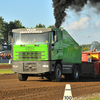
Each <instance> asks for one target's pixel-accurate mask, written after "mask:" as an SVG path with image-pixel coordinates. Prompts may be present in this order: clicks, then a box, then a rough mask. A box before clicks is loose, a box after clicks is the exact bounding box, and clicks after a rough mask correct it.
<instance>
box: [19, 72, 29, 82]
mask: <svg viewBox="0 0 100 100" xmlns="http://www.w3.org/2000/svg"><path fill="white" fill-rule="evenodd" d="M17 77H18V79H19V81H26V80H27V78H28V75H25V74H20V73H18V74H17Z"/></svg>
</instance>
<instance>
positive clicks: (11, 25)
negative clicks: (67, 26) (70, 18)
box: [0, 16, 62, 44]
mask: <svg viewBox="0 0 100 100" xmlns="http://www.w3.org/2000/svg"><path fill="white" fill-rule="evenodd" d="M18 28H26V27H25V26H23V25H22V23H21V21H19V20H14V21H10V22H6V21H4V18H2V16H0V43H2V44H4V43H8V34H9V33H10V35H11V36H13V33H12V32H11V31H12V29H18ZM34 28H46V26H45V25H44V24H41V23H40V24H38V25H36V26H35V27H34ZM47 28H55V26H54V25H50V26H48V27H47ZM60 28H62V27H60Z"/></svg>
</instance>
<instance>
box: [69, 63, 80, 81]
mask: <svg viewBox="0 0 100 100" xmlns="http://www.w3.org/2000/svg"><path fill="white" fill-rule="evenodd" d="M70 78H71V79H72V80H75V81H77V80H79V68H78V66H77V65H75V66H74V67H73V72H72V74H71V76H70Z"/></svg>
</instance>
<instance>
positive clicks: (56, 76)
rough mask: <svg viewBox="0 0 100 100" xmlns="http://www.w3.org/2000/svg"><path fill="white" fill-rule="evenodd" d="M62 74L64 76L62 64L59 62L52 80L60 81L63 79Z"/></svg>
mask: <svg viewBox="0 0 100 100" xmlns="http://www.w3.org/2000/svg"><path fill="white" fill-rule="evenodd" d="M61 76H62V71H61V65H60V64H57V65H56V69H55V72H53V73H52V74H51V79H52V81H56V82H60V81H61Z"/></svg>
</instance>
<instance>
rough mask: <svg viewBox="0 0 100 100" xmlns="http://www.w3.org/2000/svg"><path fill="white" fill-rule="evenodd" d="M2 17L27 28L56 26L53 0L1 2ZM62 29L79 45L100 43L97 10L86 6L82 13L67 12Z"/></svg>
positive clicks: (99, 22) (99, 18)
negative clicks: (38, 25)
mask: <svg viewBox="0 0 100 100" xmlns="http://www.w3.org/2000/svg"><path fill="white" fill-rule="evenodd" d="M0 4H1V5H0V16H2V17H3V18H4V21H6V22H9V21H14V20H20V21H21V22H22V25H23V26H25V27H28V28H30V27H35V26H36V24H39V23H41V24H44V25H45V26H46V27H48V26H49V25H54V23H55V19H54V16H53V7H52V0H0ZM66 12H67V16H66V18H65V22H63V23H62V27H64V29H65V30H67V31H68V32H69V34H70V35H71V36H72V37H73V38H74V40H76V42H78V43H79V44H89V43H91V42H92V41H98V42H100V15H99V14H97V13H98V12H97V11H96V9H95V8H90V7H88V6H85V7H84V8H83V10H82V11H81V12H80V13H76V12H74V11H73V10H67V9H66Z"/></svg>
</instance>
